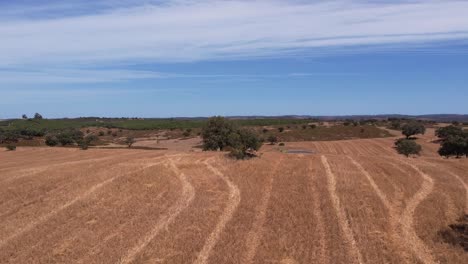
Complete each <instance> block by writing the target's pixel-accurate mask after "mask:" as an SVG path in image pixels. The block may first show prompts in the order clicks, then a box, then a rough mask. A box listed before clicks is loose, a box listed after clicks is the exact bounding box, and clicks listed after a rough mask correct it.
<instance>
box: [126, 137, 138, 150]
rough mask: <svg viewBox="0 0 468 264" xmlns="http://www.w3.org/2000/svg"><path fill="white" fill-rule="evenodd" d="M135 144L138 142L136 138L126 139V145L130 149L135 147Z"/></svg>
mask: <svg viewBox="0 0 468 264" xmlns="http://www.w3.org/2000/svg"><path fill="white" fill-rule="evenodd" d="M135 142H136V141H135V138H134V137H127V138H126V139H125V144H127V146H128V147H129V148H131V147H132V145H133V144H134V143H135Z"/></svg>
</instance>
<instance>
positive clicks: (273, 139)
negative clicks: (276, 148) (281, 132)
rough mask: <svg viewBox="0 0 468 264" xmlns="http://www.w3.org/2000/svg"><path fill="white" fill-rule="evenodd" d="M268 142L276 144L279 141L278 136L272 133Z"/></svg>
mask: <svg viewBox="0 0 468 264" xmlns="http://www.w3.org/2000/svg"><path fill="white" fill-rule="evenodd" d="M268 142H270V144H271V145H274V144H276V143H277V142H278V138H277V137H276V136H273V135H271V136H269V137H268Z"/></svg>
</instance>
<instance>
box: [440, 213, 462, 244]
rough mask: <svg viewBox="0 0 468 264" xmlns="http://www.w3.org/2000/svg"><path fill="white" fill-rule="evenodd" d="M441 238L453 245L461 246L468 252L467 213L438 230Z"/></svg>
mask: <svg viewBox="0 0 468 264" xmlns="http://www.w3.org/2000/svg"><path fill="white" fill-rule="evenodd" d="M439 235H440V236H441V238H442V240H443V241H444V242H446V243H448V244H451V245H453V246H461V247H462V248H463V249H464V250H465V252H468V214H465V215H464V216H463V217H461V218H460V219H459V220H458V221H457V223H455V224H451V225H449V226H448V228H446V229H444V230H441V231H439Z"/></svg>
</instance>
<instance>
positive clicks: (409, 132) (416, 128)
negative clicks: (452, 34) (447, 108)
mask: <svg viewBox="0 0 468 264" xmlns="http://www.w3.org/2000/svg"><path fill="white" fill-rule="evenodd" d="M401 129H402V131H401V133H402V134H403V135H405V136H406V138H410V137H411V136H414V135H417V134H424V133H426V127H425V126H424V124H422V123H418V122H410V123H407V124H405V125H403V127H402V128H401Z"/></svg>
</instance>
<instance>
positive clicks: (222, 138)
mask: <svg viewBox="0 0 468 264" xmlns="http://www.w3.org/2000/svg"><path fill="white" fill-rule="evenodd" d="M233 132H235V128H234V125H233V123H232V122H230V121H229V120H227V119H225V118H224V117H221V116H215V117H211V118H210V119H209V120H208V122H207V124H206V125H205V127H203V129H202V133H201V136H202V138H203V149H204V150H221V151H222V150H224V148H226V147H227V146H228V145H229V143H228V138H229V136H230V134H232V133H233Z"/></svg>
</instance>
